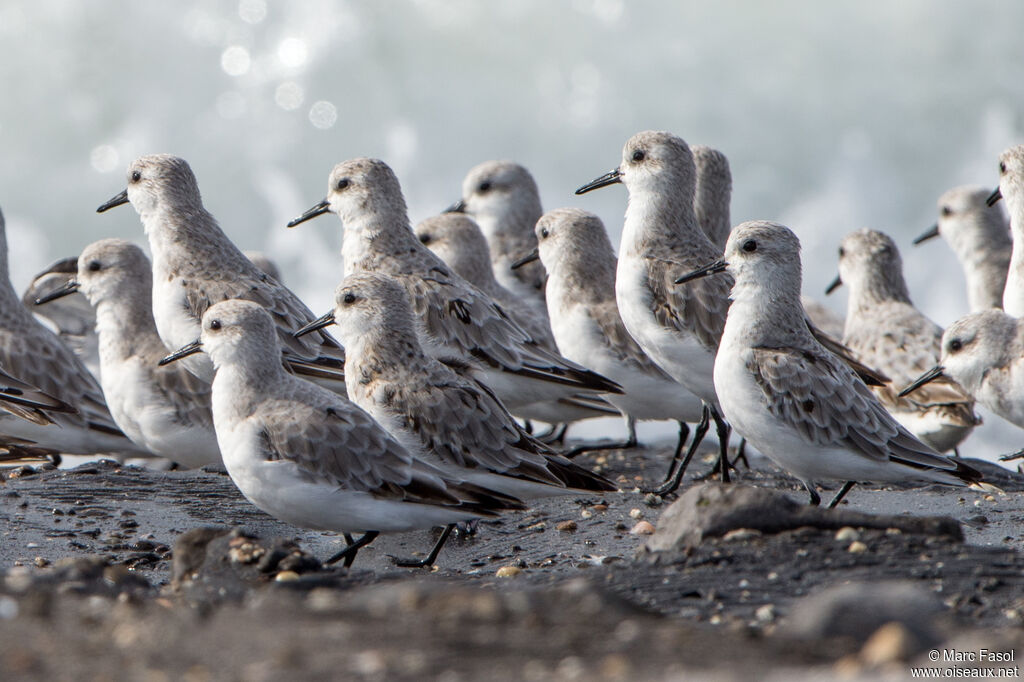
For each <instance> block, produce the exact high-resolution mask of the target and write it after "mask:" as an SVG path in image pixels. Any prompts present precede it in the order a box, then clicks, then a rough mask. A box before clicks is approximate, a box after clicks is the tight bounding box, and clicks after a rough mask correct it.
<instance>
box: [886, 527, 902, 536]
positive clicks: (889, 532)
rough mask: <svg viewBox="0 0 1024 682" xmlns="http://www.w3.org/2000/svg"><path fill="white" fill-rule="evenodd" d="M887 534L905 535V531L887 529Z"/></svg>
mask: <svg viewBox="0 0 1024 682" xmlns="http://www.w3.org/2000/svg"><path fill="white" fill-rule="evenodd" d="M885 534H886V535H903V531H901V530H900V529H899V528H886V529H885Z"/></svg>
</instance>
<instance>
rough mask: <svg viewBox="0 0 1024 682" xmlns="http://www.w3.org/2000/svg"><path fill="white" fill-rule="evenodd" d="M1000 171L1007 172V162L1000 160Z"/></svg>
mask: <svg viewBox="0 0 1024 682" xmlns="http://www.w3.org/2000/svg"><path fill="white" fill-rule="evenodd" d="M999 172H1000V173H1005V172H1006V163H1005V162H1003V161H1000V162H999Z"/></svg>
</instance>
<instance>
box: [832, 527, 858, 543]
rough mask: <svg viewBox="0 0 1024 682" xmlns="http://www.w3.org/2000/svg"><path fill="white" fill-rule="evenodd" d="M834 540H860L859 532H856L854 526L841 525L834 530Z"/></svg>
mask: <svg viewBox="0 0 1024 682" xmlns="http://www.w3.org/2000/svg"><path fill="white" fill-rule="evenodd" d="M836 540H837V541H839V542H853V541H854V540H860V533H858V532H857V529H856V528H851V527H850V526H843V527H842V528H840V529H839V530H837V531H836Z"/></svg>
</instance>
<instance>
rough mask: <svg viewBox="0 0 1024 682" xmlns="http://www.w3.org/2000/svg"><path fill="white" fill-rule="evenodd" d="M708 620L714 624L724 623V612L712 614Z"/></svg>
mask: <svg viewBox="0 0 1024 682" xmlns="http://www.w3.org/2000/svg"><path fill="white" fill-rule="evenodd" d="M708 622H709V623H711V624H712V625H721V624H722V614H720V613H716V614H715V615H713V616H711V618H708Z"/></svg>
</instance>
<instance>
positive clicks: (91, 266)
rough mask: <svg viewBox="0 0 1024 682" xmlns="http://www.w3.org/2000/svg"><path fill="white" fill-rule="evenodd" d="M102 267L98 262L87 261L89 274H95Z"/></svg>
mask: <svg viewBox="0 0 1024 682" xmlns="http://www.w3.org/2000/svg"><path fill="white" fill-rule="evenodd" d="M102 267H103V266H102V265H101V264H100V262H99V261H98V260H93V261H89V272H96V271H97V270H99V269H100V268H102Z"/></svg>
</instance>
